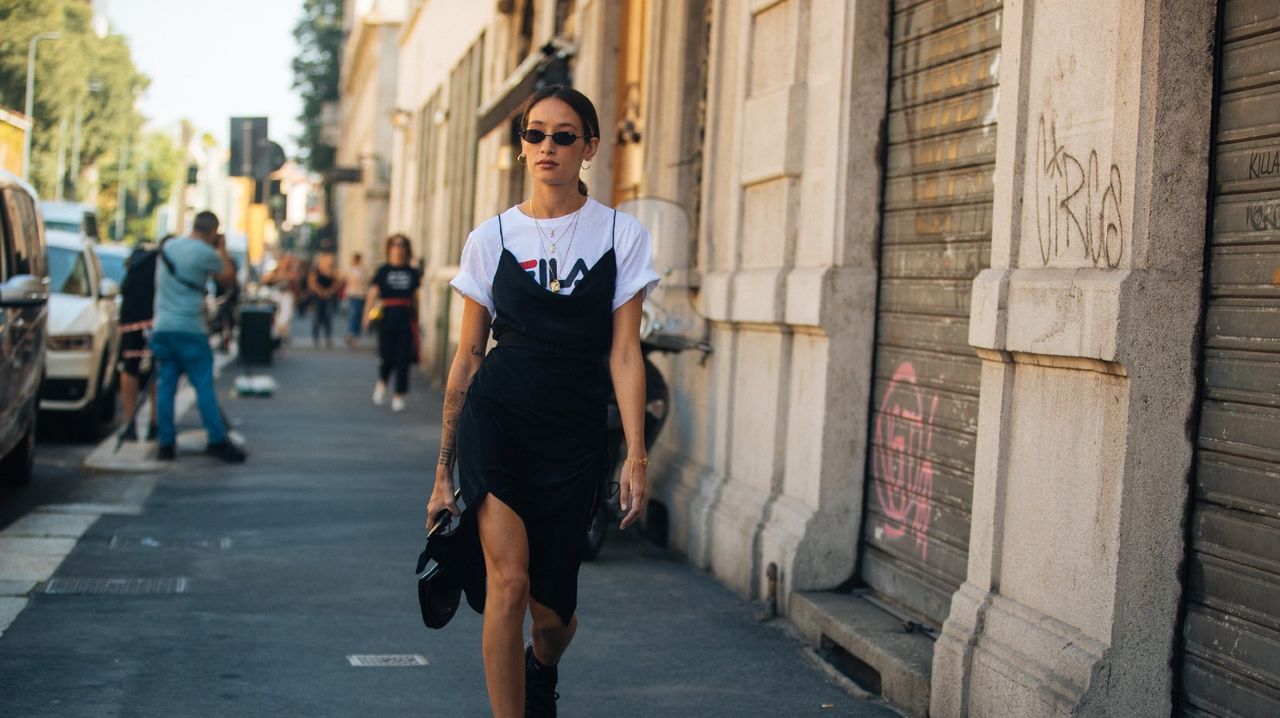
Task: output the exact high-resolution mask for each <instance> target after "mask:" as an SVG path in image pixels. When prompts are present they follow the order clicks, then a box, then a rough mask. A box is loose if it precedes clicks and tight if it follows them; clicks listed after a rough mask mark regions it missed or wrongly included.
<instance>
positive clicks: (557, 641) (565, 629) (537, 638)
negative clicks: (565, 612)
mask: <svg viewBox="0 0 1280 718" xmlns="http://www.w3.org/2000/svg"><path fill="white" fill-rule="evenodd" d="M529 613H530V614H532V616H533V656H534V658H537V659H538V663H541V664H542V665H544V666H554V665H556V664H557V663H559V662H560V657H561V656H563V655H564V651H565V649H566V648H568V647H569V642H570V641H572V640H573V634H574V633H576V632H577V631H578V616H577V615H576V614H575V615H574V616H573V617H572V618H570V619H569V625H567V626H566V625H564V624H563V623H562V622H561V621H560V614H558V613H556V612H555V611H554V610H552V609H550V608H547V607H546V606H544V605H542V604H541V603H538V602H537V601H535V600H534V599H533V597H532V596H530V597H529Z"/></svg>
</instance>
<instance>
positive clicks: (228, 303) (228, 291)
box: [213, 235, 240, 354]
mask: <svg viewBox="0 0 1280 718" xmlns="http://www.w3.org/2000/svg"><path fill="white" fill-rule="evenodd" d="M218 236H219V241H223V242H225V241H226V240H225V238H224V237H223V236H222V235H218ZM235 261H236V260H235V259H234V258H232V260H231V264H232V265H233V266H234V265H235ZM235 269H236V271H239V267H235ZM214 298H215V303H216V305H217V307H218V310H217V312H215V313H214V315H213V328H214V330H215V331H216V333H217V335H218V351H219V352H221V353H223V354H226V353H227V352H228V351H229V350H230V349H229V347H230V344H231V338H232V336H233V335H234V334H235V331H236V310H237V309H238V308H239V307H240V281H239V278H238V277H236V276H235V275H232V278H231V284H230V285H229V286H225V287H224V286H222V285H221V284H219V285H218V287H217V290H216V292H215V295H214Z"/></svg>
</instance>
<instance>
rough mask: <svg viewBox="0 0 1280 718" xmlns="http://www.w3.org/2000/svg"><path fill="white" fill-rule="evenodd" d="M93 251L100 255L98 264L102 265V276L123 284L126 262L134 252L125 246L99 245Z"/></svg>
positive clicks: (94, 246)
mask: <svg viewBox="0 0 1280 718" xmlns="http://www.w3.org/2000/svg"><path fill="white" fill-rule="evenodd" d="M93 251H94V253H95V254H97V255H98V263H99V264H101V265H102V276H104V277H106V278H108V279H110V280H111V281H113V282H115V283H116V284H121V283H123V282H124V271H125V262H126V261H128V259H129V255H130V254H133V250H132V249H130V248H129V247H126V246H125V245H123V244H102V243H98V244H95V245H93Z"/></svg>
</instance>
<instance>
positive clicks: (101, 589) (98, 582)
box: [44, 577, 188, 596]
mask: <svg viewBox="0 0 1280 718" xmlns="http://www.w3.org/2000/svg"><path fill="white" fill-rule="evenodd" d="M187 584H188V582H187V579H186V578H185V577H178V578H52V579H49V582H48V583H47V584H45V587H44V592H45V593H53V594H62V595H81V596H88V595H146V594H172V593H186V592H187Z"/></svg>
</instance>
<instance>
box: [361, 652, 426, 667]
mask: <svg viewBox="0 0 1280 718" xmlns="http://www.w3.org/2000/svg"><path fill="white" fill-rule="evenodd" d="M347 662H348V663H350V664H351V665H353V666H357V667H360V668H405V667H410V666H429V665H431V664H430V663H429V662H428V661H427V658H426V656H419V655H417V654H407V653H403V654H398V655H397V654H391V655H364V656H347Z"/></svg>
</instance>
